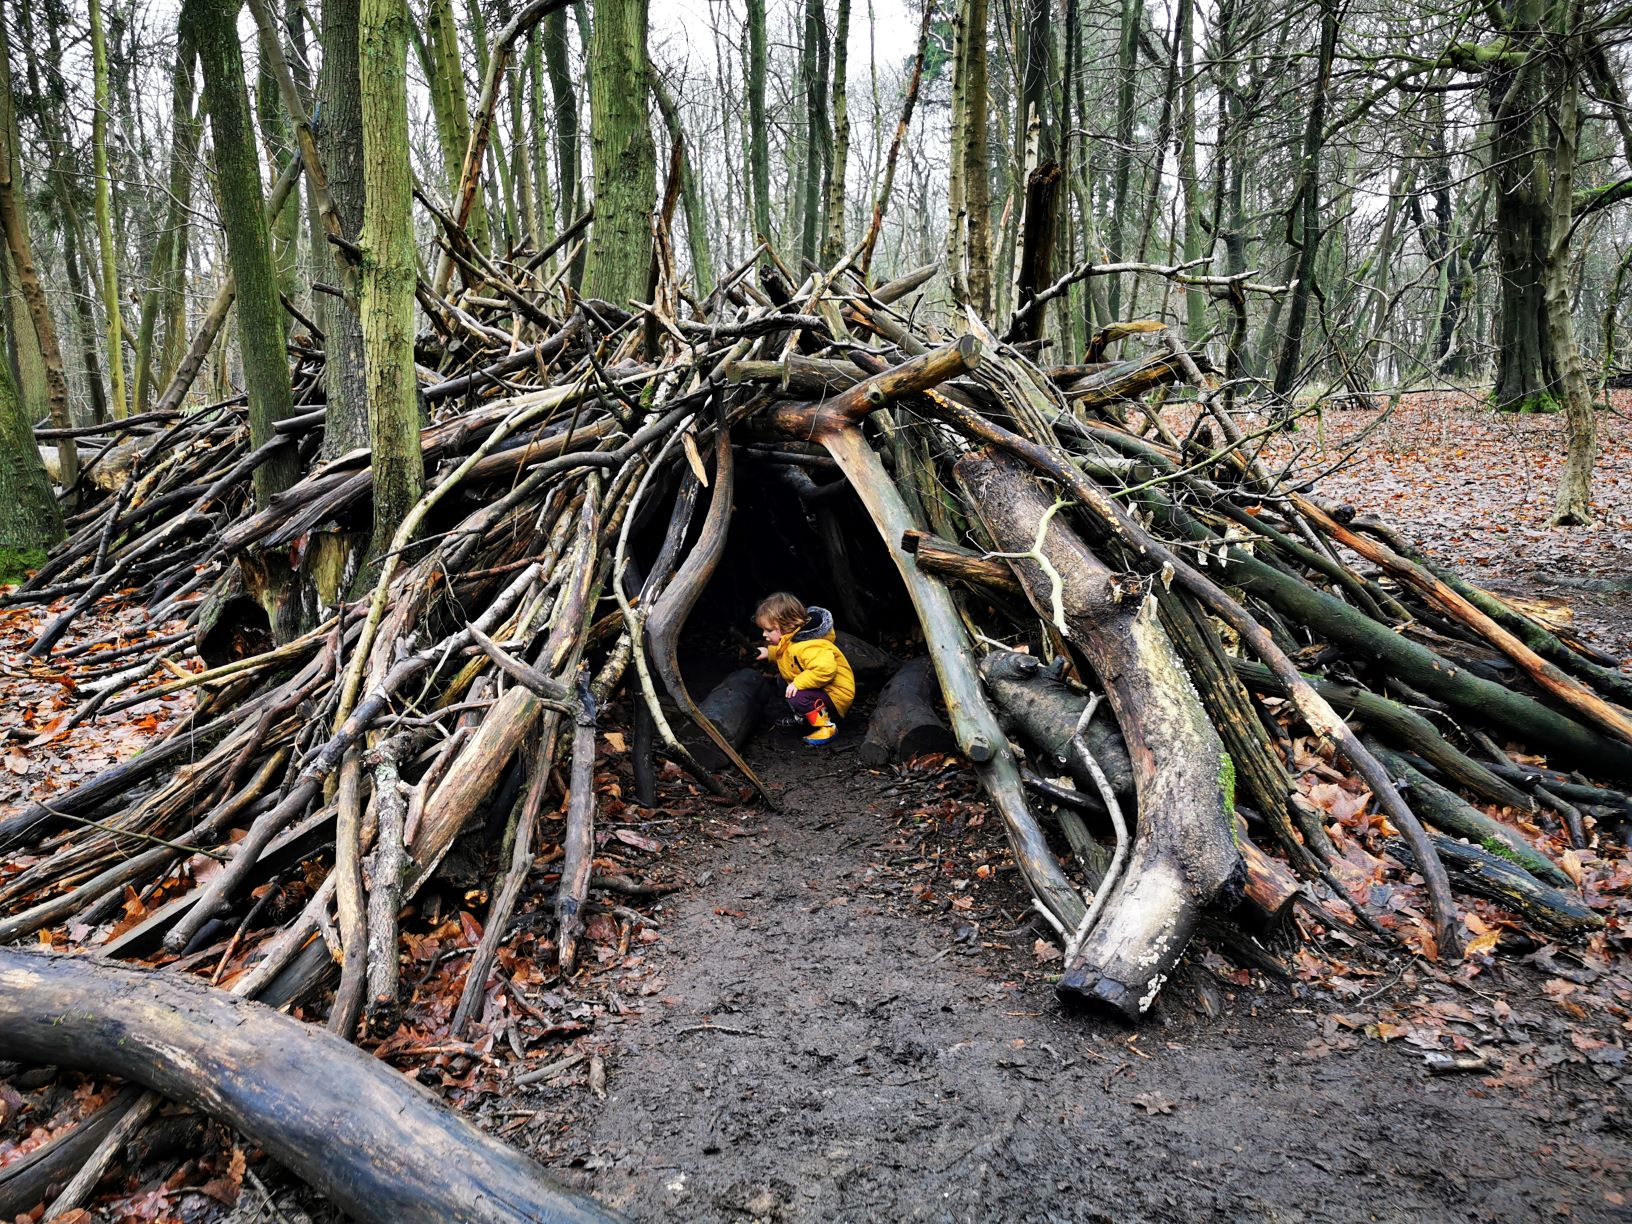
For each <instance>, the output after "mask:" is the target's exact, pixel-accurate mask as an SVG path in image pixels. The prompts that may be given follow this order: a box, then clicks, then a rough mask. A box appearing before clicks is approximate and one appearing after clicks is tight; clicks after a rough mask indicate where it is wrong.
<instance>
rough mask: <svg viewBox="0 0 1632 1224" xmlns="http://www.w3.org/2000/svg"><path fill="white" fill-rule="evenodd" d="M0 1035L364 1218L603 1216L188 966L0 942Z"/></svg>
mask: <svg viewBox="0 0 1632 1224" xmlns="http://www.w3.org/2000/svg"><path fill="white" fill-rule="evenodd" d="M0 1032H4V1033H5V1035H6V1053H7V1054H8V1055H9V1056H12V1057H16V1058H20V1059H25V1060H28V1061H31V1062H37V1063H42V1064H50V1065H56V1066H67V1067H76V1068H79V1069H82V1070H86V1071H95V1072H98V1073H101V1074H106V1075H115V1076H118V1077H120V1078H121V1079H126V1080H129V1081H131V1082H132V1083H136V1084H141V1085H143V1086H145V1087H147V1088H150V1089H152V1090H153V1091H155V1092H158V1093H159V1094H161V1095H163V1096H166V1097H168V1098H170V1099H171V1100H173V1101H178V1102H180V1103H182V1104H185V1105H189V1106H191V1107H193V1108H194V1109H199V1110H202V1111H204V1112H205V1113H208V1114H209V1115H210V1116H211V1117H213V1118H216V1119H218V1120H219V1121H222V1122H224V1123H226V1124H227V1125H229V1126H231V1127H233V1128H234V1129H236V1130H238V1131H240V1132H242V1133H243V1134H244V1135H246V1136H247V1137H249V1138H250V1139H252V1140H253V1141H254V1142H255V1143H257V1144H259V1145H260V1146H261V1147H263V1148H265V1149H266V1151H267V1152H268V1154H270V1155H271V1156H272V1157H273V1158H274V1159H275V1160H277V1161H278V1162H279V1163H280V1164H282V1165H284V1166H285V1167H286V1168H288V1169H289V1170H290V1171H291V1172H293V1173H294V1174H296V1175H297V1176H299V1177H300V1178H302V1179H303V1180H305V1181H307V1182H309V1183H310V1184H311V1185H312V1186H314V1187H316V1188H317V1189H318V1190H320V1191H321V1192H322V1193H323V1194H325V1195H326V1196H327V1197H328V1198H329V1199H330V1200H332V1201H333V1202H334V1203H335V1205H336V1206H338V1207H340V1208H341V1209H342V1210H344V1211H345V1212H346V1213H347V1214H348V1215H350V1216H351V1217H353V1218H354V1219H356V1220H360V1221H364V1222H365V1224H373V1222H377V1224H446V1221H449V1220H461V1221H471V1222H484V1224H485V1222H491V1224H521V1222H522V1221H528V1222H536V1221H541V1220H550V1221H564V1222H565V1221H592V1220H611V1219H614V1218H616V1217H614V1216H613V1215H611V1214H610V1213H609V1212H607V1211H605V1210H604V1209H602V1208H601V1207H600V1206H598V1205H597V1204H596V1203H594V1202H593V1201H591V1200H589V1199H586V1198H584V1197H582V1196H580V1195H576V1194H573V1193H571V1192H570V1191H567V1190H563V1189H561V1188H559V1187H557V1186H555V1185H553V1184H552V1183H551V1182H550V1180H549V1178H548V1176H547V1175H546V1174H545V1172H544V1170H543V1169H541V1168H540V1167H539V1166H538V1165H536V1164H534V1163H533V1162H532V1161H531V1160H529V1159H528V1158H527V1157H525V1156H523V1155H522V1154H521V1153H520V1152H517V1151H516V1150H515V1149H513V1148H511V1147H508V1146H506V1145H505V1144H503V1143H501V1142H500V1141H499V1140H497V1139H494V1138H492V1137H490V1136H488V1135H486V1134H484V1133H483V1132H481V1131H479V1130H477V1129H476V1128H475V1127H474V1126H472V1125H471V1124H470V1123H468V1122H466V1121H465V1120H464V1119H462V1118H460V1117H459V1116H458V1115H456V1114H454V1113H453V1112H452V1111H451V1110H449V1109H448V1108H447V1107H446V1106H445V1105H443V1104H442V1102H440V1101H439V1100H437V1099H436V1098H435V1097H434V1096H432V1095H431V1094H430V1093H429V1092H427V1091H426V1090H425V1089H423V1088H421V1087H420V1086H419V1085H418V1084H416V1083H414V1082H413V1081H412V1080H410V1079H408V1078H406V1077H405V1076H402V1075H399V1074H398V1073H397V1072H396V1071H394V1070H392V1069H391V1068H390V1067H388V1066H387V1065H386V1064H384V1063H382V1062H379V1061H378V1060H376V1059H374V1058H372V1057H370V1056H369V1055H367V1054H365V1053H363V1052H362V1051H361V1050H359V1049H357V1048H356V1047H355V1046H352V1045H350V1044H348V1043H347V1042H345V1041H342V1040H341V1039H340V1038H338V1037H335V1036H333V1035H331V1034H329V1033H326V1032H323V1031H321V1030H319V1029H316V1028H313V1027H312V1026H310V1025H306V1024H302V1023H301V1022H300V1021H298V1020H294V1019H291V1018H290V1017H288V1016H283V1015H280V1014H278V1013H277V1012H275V1011H272V1010H271V1009H270V1008H267V1007H263V1006H261V1005H259V1004H256V1003H252V1002H249V1001H248V1000H245V999H241V998H237V997H235V996H233V995H230V994H227V993H225V992H224V991H219V990H213V989H211V988H210V987H208V986H205V985H204V984H203V983H201V982H198V981H196V980H194V979H192V978H188V977H184V976H179V975H175V974H168V973H155V972H151V971H144V970H140V969H132V968H129V967H127V966H124V965H117V964H112V963H110V962H108V961H105V960H100V959H98V960H92V959H90V958H88V957H78V956H66V955H61V954H57V953H48V952H24V951H18V950H17V949H14V948H0Z"/></svg>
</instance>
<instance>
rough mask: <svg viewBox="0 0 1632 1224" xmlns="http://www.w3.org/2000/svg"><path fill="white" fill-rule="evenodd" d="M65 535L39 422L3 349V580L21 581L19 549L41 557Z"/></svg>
mask: <svg viewBox="0 0 1632 1224" xmlns="http://www.w3.org/2000/svg"><path fill="white" fill-rule="evenodd" d="M63 441H65V442H69V444H70V446H71V445H72V442H71V440H69V439H66V438H65V439H63ZM62 537H63V529H62V512H61V511H60V510H59V509H58V508H57V498H56V495H55V494H54V493H53V492H52V491H51V481H50V479H49V478H48V477H47V476H46V474H45V465H44V464H43V463H42V462H41V461H40V449H39V447H37V446H36V445H35V444H34V422H33V421H31V420H29V419H28V413H27V410H26V409H25V408H24V406H23V402H22V399H21V397H19V396H18V394H17V388H16V386H15V385H14V384H13V383H12V381H11V362H10V361H8V360H7V359H6V356H5V354H4V353H0V582H15V581H17V578H18V575H17V574H15V573H13V572H11V571H12V570H13V569H14V568H16V567H17V563H18V557H17V556H16V554H18V553H23V554H30V553H37V554H39V556H38V557H36V558H35V561H36V562H38V561H39V560H42V559H43V557H44V552H45V550H46V549H48V548H50V547H51V545H53V544H55V543H56V542H57V541H58V540H60V539H62Z"/></svg>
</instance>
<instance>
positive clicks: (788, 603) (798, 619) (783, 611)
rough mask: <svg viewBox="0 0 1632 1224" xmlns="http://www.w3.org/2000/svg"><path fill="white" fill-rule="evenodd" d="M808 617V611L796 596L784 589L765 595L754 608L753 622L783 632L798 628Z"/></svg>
mask: <svg viewBox="0 0 1632 1224" xmlns="http://www.w3.org/2000/svg"><path fill="white" fill-rule="evenodd" d="M809 619H810V613H809V612H808V611H807V610H806V609H805V605H804V604H803V602H801V601H800V600H799V599H798V598H797V597H796V596H793V595H790V594H788V593H787V592H786V591H778V592H776V594H774V595H767V596H765V598H764V599H762V600H760V601H759V607H757V608H755V609H754V624H756V625H764V626H766V627H768V628H772V629H779V630H781V631H782V632H783V633H789V632H792V631H793V630H795V629H798V628H799V627H800V626H801V625H803V624H804V623H805V621H807V620H809Z"/></svg>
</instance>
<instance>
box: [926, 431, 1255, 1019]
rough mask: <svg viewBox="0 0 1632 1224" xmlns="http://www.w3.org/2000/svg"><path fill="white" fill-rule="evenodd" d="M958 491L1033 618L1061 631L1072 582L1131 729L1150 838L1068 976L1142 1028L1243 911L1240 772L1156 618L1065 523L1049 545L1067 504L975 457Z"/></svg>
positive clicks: (962, 466)
mask: <svg viewBox="0 0 1632 1224" xmlns="http://www.w3.org/2000/svg"><path fill="white" fill-rule="evenodd" d="M956 473H957V478H958V481H959V484H960V485H961V486H962V488H963V490H964V492H965V496H966V498H967V499H968V501H969V504H971V505H972V506H975V507H976V508H977V509H978V511H979V513H980V516H981V519H982V521H983V522H984V523H985V524H986V528H987V530H988V531H989V532H990V533H991V536H992V538H993V540H995V541H996V542H997V545H998V547H999V548H1001V549H1002V550H1004V551H1005V552H1010V553H1024V552H1026V551H1027V550H1030V549H1031V548H1032V547H1033V545H1034V544H1038V552H1039V553H1040V554H1041V555H1040V556H1036V555H1034V556H1031V557H1018V558H1011V561H1012V564H1013V565H1014V568H1015V573H1016V574H1017V575H1018V576H1019V578H1020V581H1021V582H1022V583H1023V584H1024V585H1025V587H1026V590H1027V592H1028V594H1029V596H1030V599H1031V602H1032V606H1033V607H1035V608H1036V609H1037V610H1038V612H1039V614H1040V615H1042V616H1044V617H1048V618H1052V617H1053V615H1054V612H1053V607H1054V599H1053V590H1052V587H1051V582H1052V581H1053V579H1054V577H1055V576H1057V577H1058V580H1059V583H1060V588H1061V589H1060V603H1061V605H1062V607H1063V609H1064V620H1065V623H1064V625H1063V626H1061V628H1062V629H1063V630H1064V631H1065V633H1066V636H1067V638H1068V640H1069V641H1070V642H1071V644H1072V645H1073V646H1075V647H1076V648H1077V649H1078V650H1080V651H1081V652H1082V654H1083V657H1084V658H1085V659H1086V660H1087V662H1088V664H1089V666H1091V667H1092V668H1093V669H1094V672H1095V673H1096V674H1097V675H1098V676H1099V678H1100V681H1101V683H1103V684H1104V686H1105V691H1106V695H1107V696H1108V697H1109V699H1110V704H1111V709H1112V711H1113V712H1114V713H1115V715H1116V719H1117V722H1118V723H1119V724H1120V726H1121V728H1122V736H1123V740H1124V742H1125V743H1126V744H1127V748H1128V757H1129V759H1130V761H1131V762H1132V765H1133V774H1134V787H1135V790H1136V791H1137V793H1138V798H1139V830H1138V835H1137V837H1136V839H1135V842H1134V847H1133V853H1132V856H1131V859H1130V861H1129V864H1128V867H1127V870H1126V871H1125V872H1124V874H1123V876H1122V878H1121V879H1120V880H1119V881H1118V882H1117V883H1116V884H1115V885H1114V890H1113V892H1112V893H1111V895H1110V897H1109V899H1108V900H1107V902H1106V904H1105V906H1104V908H1103V910H1102V911H1101V914H1100V917H1099V920H1098V922H1097V923H1096V924H1095V926H1094V928H1093V929H1092V930H1091V931H1090V932H1089V933H1088V936H1087V938H1086V939H1085V940H1084V941H1083V943H1082V946H1081V947H1080V948H1079V949H1078V954H1077V957H1076V959H1075V960H1074V961H1072V962H1071V963H1070V964H1068V965H1067V966H1066V972H1065V976H1064V977H1063V978H1061V980H1060V984H1059V986H1058V988H1057V989H1058V991H1059V994H1060V996H1061V998H1063V999H1066V1000H1067V1001H1072V1002H1080V1003H1085V1004H1091V1005H1094V1006H1099V1007H1105V1008H1109V1009H1111V1010H1113V1011H1115V1012H1117V1013H1119V1014H1121V1015H1123V1016H1125V1017H1127V1018H1129V1019H1134V1018H1137V1017H1138V1016H1139V1015H1140V1014H1141V1013H1143V1012H1144V1011H1145V1010H1146V1009H1147V1008H1149V1006H1150V1004H1151V1003H1152V1001H1154V999H1155V997H1156V994H1157V992H1158V991H1159V990H1160V989H1161V987H1162V983H1163V982H1164V981H1166V979H1167V976H1168V975H1169V974H1170V973H1171V972H1172V970H1173V968H1174V966H1175V965H1176V964H1177V963H1178V959H1179V957H1180V955H1181V954H1182V953H1183V951H1184V947H1185V945H1186V944H1187V943H1188V942H1189V939H1190V935H1191V933H1192V932H1193V931H1194V929H1195V925H1196V921H1197V918H1198V917H1199V914H1200V911H1201V910H1202V909H1203V908H1205V907H1207V906H1210V905H1214V904H1221V905H1222V906H1224V907H1226V908H1227V907H1229V906H1231V905H1233V904H1234V903H1235V902H1236V900H1238V898H1239V892H1240V888H1241V885H1242V879H1243V875H1244V871H1245V869H1244V867H1243V865H1242V862H1241V856H1240V854H1239V852H1238V851H1237V850H1236V847H1235V838H1234V826H1233V823H1232V822H1233V819H1234V817H1233V815H1232V813H1231V811H1230V806H1231V802H1232V799H1231V797H1230V796H1229V795H1227V793H1226V791H1227V789H1228V788H1229V786H1230V781H1231V779H1230V762H1229V758H1228V757H1227V756H1226V755H1225V753H1224V748H1223V745H1222V744H1221V743H1220V741H1219V738H1218V733H1217V732H1216V731H1215V730H1214V729H1213V726H1212V724H1211V723H1210V722H1209V721H1208V720H1207V715H1206V712H1205V711H1204V710H1203V709H1202V706H1201V699H1200V698H1199V697H1198V696H1197V694H1196V691H1195V688H1194V686H1193V685H1192V684H1191V683H1190V679H1189V677H1188V676H1187V675H1186V674H1185V671H1184V666H1183V664H1182V663H1181V662H1180V660H1179V658H1178V655H1177V653H1176V652H1175V651H1174V649H1173V646H1172V643H1171V642H1170V641H1169V640H1168V638H1167V634H1166V633H1165V632H1164V631H1163V630H1162V628H1161V623H1160V621H1159V620H1158V619H1157V617H1156V613H1155V607H1154V605H1153V604H1151V603H1149V602H1148V601H1147V599H1146V598H1145V596H1144V595H1143V593H1142V592H1140V591H1138V589H1137V587H1136V588H1135V589H1134V592H1133V593H1132V594H1131V596H1130V594H1129V592H1128V591H1127V590H1126V588H1125V587H1124V586H1123V585H1122V584H1121V583H1119V582H1118V576H1117V575H1116V574H1115V573H1114V572H1113V571H1112V570H1111V569H1110V568H1109V567H1107V566H1106V565H1105V564H1104V563H1103V562H1101V561H1100V560H1099V559H1098V558H1097V557H1095V556H1094V554H1093V553H1091V552H1090V551H1089V550H1088V548H1087V546H1086V545H1084V544H1083V543H1082V541H1081V540H1080V539H1078V538H1077V537H1076V536H1075V535H1074V534H1073V533H1072V532H1071V531H1070V529H1069V528H1068V527H1067V526H1066V525H1065V524H1064V523H1062V522H1060V521H1059V520H1058V519H1055V520H1053V521H1049V522H1048V527H1047V530H1046V531H1045V532H1044V533H1043V536H1042V539H1041V541H1040V543H1039V542H1038V524H1039V523H1040V522H1044V521H1048V520H1047V517H1046V516H1048V515H1049V514H1050V512H1051V508H1052V507H1053V506H1054V504H1055V503H1054V499H1053V497H1052V496H1050V495H1049V494H1047V493H1045V492H1044V491H1043V489H1042V488H1041V486H1040V484H1039V483H1038V481H1037V480H1036V479H1035V478H1034V477H1032V476H1031V475H1030V474H1029V473H1028V472H1027V471H1026V469H1025V468H1024V467H1022V466H1021V465H1020V464H1019V463H1018V462H1017V461H1015V460H1013V459H1011V458H1008V457H1007V456H1000V455H997V454H994V453H990V452H988V453H973V454H970V455H966V456H964V458H962V459H960V460H959V461H958V463H957V467H956Z"/></svg>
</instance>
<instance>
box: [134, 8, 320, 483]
mask: <svg viewBox="0 0 1632 1224" xmlns="http://www.w3.org/2000/svg"><path fill="white" fill-rule="evenodd" d="M237 16H238V5H237V4H236V3H234V0H189V3H188V5H187V7H186V8H185V9H184V10H183V11H182V20H183V21H186V22H187V23H188V26H189V31H188V32H189V36H190V37H191V39H192V41H193V45H194V46H196V47H197V48H198V58H199V62H200V64H201V65H202V66H203V69H204V88H205V91H206V93H207V96H208V99H209V111H210V138H211V144H212V146H213V148H214V155H215V171H216V183H217V190H218V192H219V193H220V198H221V221H222V224H223V226H224V227H225V228H226V231H227V255H228V258H229V260H230V261H231V264H232V272H233V278H234V280H235V282H236V285H237V289H236V301H237V305H238V348H239V352H240V353H241V355H242V358H243V363H244V390H245V391H246V392H247V393H248V396H249V430H250V443H251V445H252V446H261V445H264V444H265V443H267V442H270V441H271V440H272V438H273V437H274V435H275V429H274V427H275V426H276V425H277V423H278V422H279V421H281V420H283V419H284V418H285V417H287V416H289V415H291V413H292V412H293V403H294V400H293V395H292V393H291V391H290V387H289V358H288V355H287V354H286V353H285V352H284V345H283V307H282V306H281V305H280V304H279V302H278V283H277V274H276V270H275V269H274V268H273V266H272V251H271V246H270V244H269V242H268V239H267V221H266V216H265V214H264V213H263V211H262V196H261V170H260V158H259V156H258V153H257V150H256V144H255V129H254V126H253V124H252V123H251V120H250V110H249V93H248V90H247V89H246V88H245V83H244V81H245V78H244V60H243V55H242V52H241V51H240V48H239V45H238V26H237ZM116 410H117V406H116ZM299 475H300V470H299V464H298V461H297V460H296V458H295V455H294V452H293V449H292V448H290V449H286V450H284V451H283V452H281V453H280V454H278V455H277V456H275V457H274V458H272V459H269V460H268V461H267V462H265V463H263V464H262V465H261V466H260V467H258V468H256V469H255V475H254V485H255V502H256V505H258V506H260V507H263V508H264V507H265V506H266V505H267V503H268V502H269V501H271V499H272V495H273V494H275V493H278V492H281V491H282V490H284V489H286V488H288V487H289V486H290V485H292V484H293V483H294V482H295V481H296V479H298V478H299Z"/></svg>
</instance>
